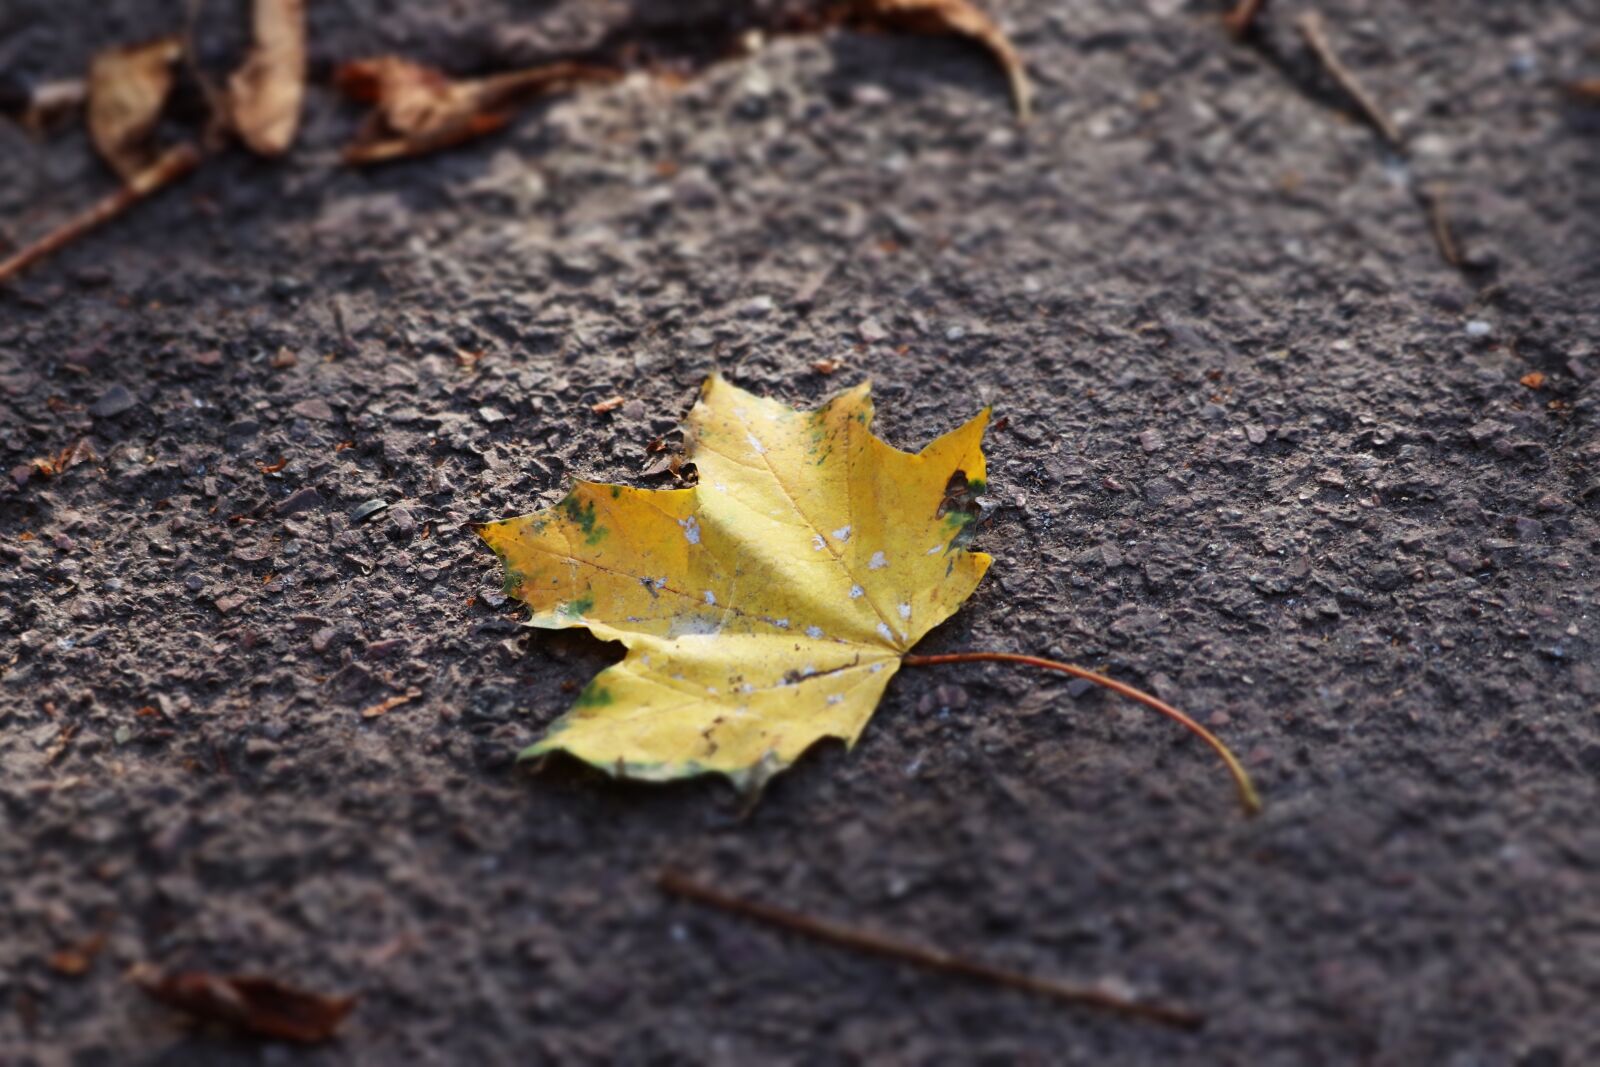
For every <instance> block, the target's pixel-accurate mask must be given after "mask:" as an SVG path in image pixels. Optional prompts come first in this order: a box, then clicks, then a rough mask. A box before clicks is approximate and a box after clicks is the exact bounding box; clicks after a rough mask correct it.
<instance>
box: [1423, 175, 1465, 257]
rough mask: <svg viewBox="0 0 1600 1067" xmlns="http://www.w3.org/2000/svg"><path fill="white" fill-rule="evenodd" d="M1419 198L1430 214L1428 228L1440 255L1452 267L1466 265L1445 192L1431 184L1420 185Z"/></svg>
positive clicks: (1426, 211)
mask: <svg viewBox="0 0 1600 1067" xmlns="http://www.w3.org/2000/svg"><path fill="white" fill-rule="evenodd" d="M1417 200H1418V202H1420V203H1421V204H1422V210H1423V212H1424V213H1426V214H1427V216H1428V229H1429V230H1430V231H1432V233H1433V243H1434V244H1436V245H1438V246H1439V255H1440V256H1442V257H1444V261H1445V262H1446V263H1448V264H1450V265H1451V266H1452V267H1456V268H1457V269H1459V268H1461V267H1464V266H1465V265H1466V262H1465V260H1463V259H1462V258H1461V246H1460V245H1458V244H1456V238H1455V232H1454V230H1453V229H1452V228H1451V226H1450V215H1449V212H1447V211H1446V210H1445V206H1444V194H1443V192H1442V191H1441V190H1439V189H1438V188H1436V187H1434V186H1431V185H1419V186H1417Z"/></svg>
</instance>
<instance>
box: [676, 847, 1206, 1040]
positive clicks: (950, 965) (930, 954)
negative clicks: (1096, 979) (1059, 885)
mask: <svg viewBox="0 0 1600 1067" xmlns="http://www.w3.org/2000/svg"><path fill="white" fill-rule="evenodd" d="M656 885H657V886H658V887H659V888H660V889H661V891H662V892H664V893H670V894H671V895H673V896H676V897H682V898H684V899H685V900H692V901H694V902H695V903H697V904H703V905H705V906H707V907H711V908H716V909H717V910H718V911H725V912H728V913H729V914H731V915H742V916H744V917H745V918H747V919H754V920H755V921H757V922H762V923H766V924H767V925H769V926H776V927H779V928H781V929H784V930H789V931H791V932H793V933H797V934H801V935H804V936H805V937H809V938H811V939H813V940H815V941H822V942H824V943H826V944H830V945H836V946H838V947H840V948H847V949H852V950H854V951H856V952H864V953H868V954H870V955H874V956H883V957H886V958H888V959H892V960H899V961H901V962H902V963H910V964H914V965H916V966H918V967H923V968H926V969H927V970H930V971H940V972H943V973H944V974H953V975H959V976H961V977H963V978H973V979H977V980H979V981H984V982H991V983H994V984H995V985H1000V986H1005V987H1006V988H1009V989H1020V990H1023V991H1024V992H1028V993H1034V994H1037V995H1039V996H1043V997H1049V998H1050V999H1052V1000H1057V1001H1061V1002H1063V1003H1067V1004H1076V1005H1084V1006H1088V1007H1092V1008H1099V1009H1101V1010H1104V1011H1113V1012H1116V1013H1118V1014H1120V1015H1125V1016H1129V1017H1130V1018H1138V1019H1145V1020H1148V1021H1150V1022H1156V1023H1161V1024H1162V1025H1164V1026H1174V1027H1177V1028H1179V1029H1182V1030H1197V1029H1199V1028H1200V1027H1201V1026H1203V1025H1205V1019H1204V1017H1203V1016H1201V1015H1198V1014H1196V1013H1195V1012H1193V1011H1190V1010H1189V1009H1187V1008H1180V1007H1173V1006H1171V1005H1167V1004H1159V1003H1155V1002H1152V1001H1147V1000H1133V999H1131V998H1128V997H1124V996H1119V995H1117V994H1116V993H1113V992H1111V991H1109V990H1106V989H1100V988H1097V987H1095V986H1083V985H1073V984H1071V983H1067V982H1061V981H1057V980H1056V979H1053V978H1041V977H1038V976H1036V975H1031V974H1024V973H1022V972H1019V971H1011V970H1006V969H1005V968H1003V967H996V966H994V965H993V964H989V963H984V962H982V961H980V960H974V959H968V958H967V957H965V956H958V955H956V954H955V953H953V952H947V951H945V950H944V949H940V948H933V947H931V946H927V945H918V944H913V943H911V942H908V941H901V940H899V939H897V938H892V937H886V936H884V935H883V934H878V933H873V932H872V931H869V930H862V929H859V928H857V927H854V926H846V925H844V924H842V923H836V922H830V921H829V920H827V919H820V918H817V917H816V916H814V915H807V914H805V913H804V912H798V911H790V910H789V909H787V908H779V907H774V906H773V905H771V904H763V903H761V902H760V901H755V900H747V899H745V898H744V897H736V896H733V895H731V894H729V893H724V892H722V891H721V890H720V889H715V888H713V887H711V886H709V885H706V884H705V883H703V882H699V881H696V880H695V879H693V878H690V877H689V876H688V875H686V874H683V873H681V872H679V871H675V870H672V869H670V868H669V869H667V870H664V871H662V872H660V873H659V874H658V875H657V876H656Z"/></svg>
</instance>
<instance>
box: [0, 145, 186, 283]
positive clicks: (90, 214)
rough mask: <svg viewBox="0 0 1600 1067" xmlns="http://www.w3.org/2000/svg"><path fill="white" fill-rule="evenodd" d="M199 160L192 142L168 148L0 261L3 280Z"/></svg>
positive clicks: (173, 178)
mask: <svg viewBox="0 0 1600 1067" xmlns="http://www.w3.org/2000/svg"><path fill="white" fill-rule="evenodd" d="M199 162H200V152H199V150H198V149H196V148H195V147H194V146H193V145H187V144H185V145H179V146H178V147H176V148H172V149H168V151H167V152H166V154H165V155H163V156H162V157H161V158H160V159H158V160H156V161H155V162H154V163H152V164H150V166H148V167H146V168H145V169H144V170H142V171H140V172H139V173H138V174H135V175H134V176H133V177H132V178H130V179H129V180H128V182H127V184H125V185H124V186H123V187H122V188H120V189H118V190H117V191H116V192H114V193H112V194H111V195H110V196H107V197H106V198H104V199H103V200H101V201H100V202H99V203H97V204H95V205H94V206H93V207H90V208H89V209H88V210H87V211H84V212H83V213H81V214H79V215H76V216H74V217H73V218H70V219H68V220H67V221H66V222H64V223H62V224H61V225H60V226H58V227H56V228H55V229H54V230H52V231H51V232H49V233H47V234H45V235H44V236H43V237H41V238H39V239H38V240H37V241H35V242H33V243H32V244H31V245H28V246H27V247H26V248H24V249H22V250H21V251H19V252H17V253H16V254H15V255H13V256H11V257H10V258H9V259H7V260H5V261H4V262H0V282H6V281H9V280H10V279H11V277H12V276H13V275H15V274H17V273H19V272H21V271H23V270H26V269H27V268H28V267H30V266H32V265H33V263H34V262H36V261H37V260H41V259H43V258H44V257H45V256H48V255H50V254H51V253H52V252H55V251H58V250H59V249H61V248H63V247H65V246H66V245H68V244H71V243H72V242H73V241H75V240H77V239H78V238H79V237H82V236H83V235H84V234H86V233H88V232H89V231H90V230H93V229H94V228H95V227H97V226H100V225H102V224H103V223H107V222H110V221H111V220H112V219H114V218H116V217H117V216H118V215H121V214H122V213H123V212H124V211H127V210H128V209H129V208H130V207H132V206H133V205H134V204H137V203H138V202H139V201H141V200H143V199H144V198H145V197H147V196H150V195H151V194H153V193H155V192H157V191H158V190H160V189H162V188H163V187H165V186H167V185H169V184H171V183H172V182H173V181H175V180H177V179H178V178H180V177H182V176H183V175H185V174H187V173H188V172H189V171H191V170H193V169H194V168H195V166H196V165H197V164H198V163H199Z"/></svg>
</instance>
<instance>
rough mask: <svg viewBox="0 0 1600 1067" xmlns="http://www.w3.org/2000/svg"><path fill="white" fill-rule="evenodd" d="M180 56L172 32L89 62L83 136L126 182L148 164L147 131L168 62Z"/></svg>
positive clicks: (167, 88) (166, 83)
mask: <svg viewBox="0 0 1600 1067" xmlns="http://www.w3.org/2000/svg"><path fill="white" fill-rule="evenodd" d="M182 55H183V43H182V41H181V40H180V39H179V38H177V37H161V38H158V39H157V40H154V41H150V42H148V43H146V44H136V45H129V46H126V47H121V48H108V49H106V50H105V51H103V52H101V53H99V54H98V55H96V56H95V57H94V60H93V61H92V62H91V63H90V64H89V136H90V138H91V139H92V140H93V141H94V147H95V149H96V150H97V151H98V152H99V153H100V155H101V157H102V158H103V159H104V160H105V161H106V162H107V163H109V164H110V165H111V169H112V170H114V171H116V172H117V174H118V175H120V176H121V178H122V180H123V181H124V182H125V183H131V182H132V180H133V178H134V176H135V175H137V174H139V173H140V172H142V171H144V170H145V169H146V168H148V167H149V165H150V160H151V149H150V132H151V131H152V130H154V129H155V127H156V123H157V122H159V121H160V119H161V109H162V107H163V106H165V104H166V102H167V95H168V94H169V93H171V92H172V66H173V64H174V63H176V62H177V61H178V59H179V57H180V56H182Z"/></svg>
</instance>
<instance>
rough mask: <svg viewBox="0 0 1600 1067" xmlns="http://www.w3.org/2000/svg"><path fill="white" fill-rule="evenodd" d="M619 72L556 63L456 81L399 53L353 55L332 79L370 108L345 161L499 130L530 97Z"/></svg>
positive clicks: (428, 148) (379, 158)
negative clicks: (394, 54)
mask: <svg viewBox="0 0 1600 1067" xmlns="http://www.w3.org/2000/svg"><path fill="white" fill-rule="evenodd" d="M617 76H618V75H617V72H616V71H613V70H609V69H605V68H601V67H590V66H584V65H583V64H580V63H552V64H549V65H547V66H543V67H532V68H529V69H527V70H520V71H512V72H511V73H509V74H496V75H491V76H489V77H486V78H475V79H470V80H464V81H456V80H453V79H451V78H450V77H449V76H448V75H446V74H445V73H443V72H442V71H439V70H437V69H435V68H433V67H429V66H425V65H423V64H421V63H414V62H412V61H411V60H409V59H402V58H400V57H399V56H378V57H376V58H373V59H357V60H353V61H351V62H349V63H346V64H345V65H344V66H342V67H340V68H339V70H338V72H337V73H336V74H335V75H334V82H335V84H336V85H337V86H338V87H339V89H340V90H341V91H342V92H343V93H344V94H345V95H346V96H348V97H350V98H351V99H353V100H359V101H362V102H364V103H369V104H372V105H373V111H372V113H371V114H370V115H369V116H368V117H367V121H366V123H365V124H364V125H363V127H362V129H361V131H360V132H359V133H358V134H357V135H356V138H355V140H354V141H352V142H351V143H350V144H349V145H348V146H346V148H345V151H344V158H345V162H347V163H381V162H384V161H385V160H390V159H400V158H403V157H405V156H416V155H422V154H423V153H426V152H433V151H436V150H438V149H441V148H448V147H450V146H451V145H456V144H460V143H462V142H463V141H470V140H472V139H473V138H476V137H481V136H483V135H484V134H486V133H492V132H493V131H495V130H498V129H499V128H500V127H502V126H504V125H505V124H506V123H507V122H509V121H511V114H512V109H513V108H514V107H515V106H516V105H517V104H519V103H521V102H523V101H525V100H527V99H530V98H532V97H535V96H539V95H542V94H545V93H550V92H556V91H560V90H564V89H570V88H572V87H573V86H576V85H579V84H582V83H585V82H608V81H614V80H616V78H617Z"/></svg>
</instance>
